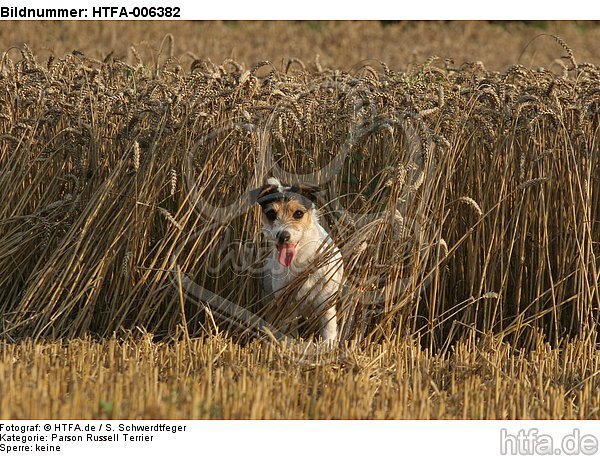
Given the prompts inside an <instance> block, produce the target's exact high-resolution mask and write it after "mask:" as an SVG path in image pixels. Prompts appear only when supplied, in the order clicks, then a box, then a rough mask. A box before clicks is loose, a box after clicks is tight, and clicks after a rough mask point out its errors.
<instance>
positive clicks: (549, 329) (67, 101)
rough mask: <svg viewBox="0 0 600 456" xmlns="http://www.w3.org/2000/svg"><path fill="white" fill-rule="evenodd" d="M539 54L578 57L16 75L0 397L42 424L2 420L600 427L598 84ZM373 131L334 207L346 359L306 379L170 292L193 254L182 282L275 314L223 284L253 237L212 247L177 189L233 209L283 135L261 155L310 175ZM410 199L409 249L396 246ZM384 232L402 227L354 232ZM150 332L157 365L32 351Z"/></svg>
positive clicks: (3, 216)
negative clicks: (384, 420)
mask: <svg viewBox="0 0 600 456" xmlns="http://www.w3.org/2000/svg"><path fill="white" fill-rule="evenodd" d="M546 39H549V40H552V41H553V43H555V44H556V45H557V46H558V48H559V49H561V47H562V48H564V49H563V53H564V54H565V59H563V62H564V63H563V64H562V65H559V67H558V71H556V72H553V71H549V70H546V69H543V68H539V69H531V68H527V67H525V66H521V65H513V66H511V67H509V68H507V69H505V70H503V71H501V72H494V71H489V70H487V69H486V68H485V66H484V65H483V64H482V63H481V62H467V63H465V64H462V65H455V64H453V63H451V62H449V61H444V60H441V59H437V58H431V59H429V60H427V61H425V62H424V63H422V64H418V65H414V66H412V67H411V69H410V70H409V71H408V72H400V71H397V70H395V69H394V68H390V67H388V65H386V64H385V63H380V62H369V63H368V64H364V65H360V66H357V67H356V68H355V69H354V70H353V71H352V72H343V71H339V70H335V69H330V68H327V67H324V68H323V67H322V65H321V64H320V63H319V62H316V61H315V62H312V61H310V62H309V61H306V62H302V61H299V60H297V59H290V61H289V62H286V64H284V65H283V66H278V65H273V64H272V63H270V62H259V63H257V64H256V65H254V66H249V67H246V66H245V65H244V64H242V63H239V62H236V61H233V60H228V61H225V62H223V63H222V64H217V63H213V62H211V61H210V60H202V59H197V60H194V61H193V62H192V64H191V65H184V64H183V63H182V62H181V61H178V60H177V59H176V58H175V57H173V56H172V55H171V54H172V49H173V46H174V42H173V37H172V36H167V37H166V38H165V40H163V44H162V46H161V48H160V49H159V50H158V52H157V53H156V54H155V55H154V56H153V59H152V60H151V61H144V60H142V59H141V58H140V57H138V59H137V60H136V59H135V58H134V59H132V61H124V60H119V59H116V58H112V57H107V58H106V59H105V60H104V61H100V60H96V59H94V58H88V57H86V56H85V55H81V53H73V54H68V55H65V56H53V57H51V58H49V59H48V60H45V59H44V61H40V60H38V58H36V56H35V55H34V54H33V53H32V52H31V51H30V50H29V48H28V47H26V46H24V47H22V48H20V49H13V50H10V51H8V52H6V53H5V54H4V55H3V58H2V61H1V63H0V186H1V187H2V188H3V199H2V204H1V205H0V291H1V296H2V301H1V302H0V334H1V336H2V338H3V339H4V341H5V342H4V345H3V348H2V361H1V363H0V378H1V379H2V381H1V382H0V385H2V386H0V388H3V389H4V388H7V389H8V388H10V386H6V385H16V384H26V382H27V381H28V379H29V381H32V382H36V383H35V384H32V385H31V390H30V391H31V393H27V395H28V396H27V397H29V398H31V400H32V401H33V400H34V398H36V400H35V404H34V403H33V402H30V403H28V402H27V401H26V400H25V399H26V398H25V397H23V396H20V395H19V394H16V393H14V394H12V395H11V394H5V393H6V391H4V390H3V391H0V392H2V393H3V394H1V395H0V397H2V399H1V400H2V401H3V402H2V407H1V408H0V409H1V410H2V413H3V414H4V415H3V417H6V418H8V417H25V416H29V417H50V416H53V417H59V416H60V417H66V416H81V417H93V416H99V414H101V413H106V414H108V415H109V416H119V417H135V416H138V414H142V415H144V416H151V415H155V416H163V417H164V416H169V417H196V416H199V417H200V416H201V417H208V416H215V417H216V416H223V417H468V418H475V417H482V418H483V417H485V418H492V417H494V418H506V417H511V418H525V417H531V418H535V417H540V418H544V417H597V416H598V410H599V409H598V398H597V396H596V395H595V394H594V393H593V391H595V390H596V388H597V386H598V385H597V380H596V372H597V370H598V367H597V362H598V355H597V352H596V348H595V347H596V325H597V321H598V306H599V304H600V289H599V285H598V284H599V278H600V273H599V271H598V266H599V262H598V259H597V256H598V254H599V245H600V244H599V242H600V217H599V209H600V199H599V197H598V195H599V194H600V182H599V180H598V175H599V163H600V160H599V155H598V141H599V139H600V136H599V125H600V124H599V120H600V111H599V108H600V93H599V91H598V87H599V83H600V69H599V68H598V66H597V65H595V64H591V63H580V62H578V61H577V60H576V57H577V54H576V53H575V55H574V53H573V52H572V51H571V50H570V48H569V47H568V46H567V45H566V44H565V43H564V42H563V41H562V40H560V39H553V38H552V37H546ZM133 54H134V55H137V54H136V53H135V52H134V53H133ZM559 56H560V55H559ZM357 102H358V104H357ZM361 109H362V111H361ZM357 112H358V117H359V118H360V119H363V120H364V124H365V125H364V126H365V128H363V129H362V130H360V132H361V134H360V136H359V137H358V139H357V140H356V141H355V142H354V143H353V145H352V148H351V149H350V153H349V155H348V157H347V158H346V161H345V163H344V166H343V167H342V170H341V172H340V173H339V175H337V176H336V178H335V180H334V182H333V183H329V184H328V185H327V188H326V191H325V193H324V196H323V198H324V200H323V203H324V208H323V218H324V220H326V221H327V222H328V224H329V225H331V227H332V228H333V235H334V237H335V238H336V241H337V242H338V243H339V245H340V246H342V248H343V249H344V252H345V255H346V258H345V261H346V264H347V275H348V277H349V278H350V281H351V284H352V285H353V286H354V288H353V291H354V293H351V294H347V295H343V296H342V297H341V300H342V301H343V307H344V308H345V309H352V311H353V314H354V316H355V318H354V319H353V321H352V324H348V325H347V330H346V331H345V333H344V335H345V337H346V338H347V341H346V343H350V344H353V348H352V349H351V353H352V357H351V358H347V357H345V358H344V361H340V360H337V361H336V360H330V361H328V362H325V363H324V364H318V367H313V368H306V365H304V364H302V363H296V364H297V365H296V366H295V367H293V368H289V366H288V364H286V363H287V362H288V361H285V360H282V359H280V358H277V357H276V354H275V351H276V349H275V348H274V347H271V346H269V345H268V344H266V342H265V341H264V340H258V341H257V340H253V339H252V338H248V337H247V336H246V335H240V325H238V324H233V323H232V322H228V321H225V320H223V319H221V318H219V315H212V314H211V313H210V312H209V311H207V310H206V309H205V308H203V307H202V306H199V305H197V304H195V303H193V302H189V301H186V300H185V299H184V297H183V295H182V293H181V290H180V289H178V287H177V286H173V284H172V282H171V279H172V278H173V268H172V266H173V265H172V261H171V260H172V254H173V251H174V249H175V248H176V246H177V245H180V244H181V243H182V242H183V241H184V240H185V239H187V236H189V235H190V233H193V234H194V236H195V238H194V240H193V242H189V243H188V244H187V245H186V248H185V249H184V250H183V251H182V252H181V254H180V255H179V257H178V265H179V267H180V268H181V270H182V271H184V272H185V273H187V274H190V275H191V276H193V277H194V279H195V280H196V281H197V282H198V283H200V284H202V285H203V286H205V287H206V288H208V289H211V290H213V291H214V292H216V293H218V294H220V295H222V296H226V297H227V298H228V299H229V300H231V301H233V302H235V303H238V304H240V305H241V306H243V307H246V308H249V309H252V310H255V311H257V310H258V309H257V305H256V304H257V303H258V302H259V300H260V298H261V289H260V283H259V280H257V278H256V277H255V276H254V275H253V274H251V273H250V272H249V271H248V270H247V268H246V269H244V268H242V270H241V271H240V270H238V271H234V270H233V269H235V268H233V267H232V268H229V269H225V270H220V271H219V274H213V273H210V274H209V272H210V268H211V266H214V264H212V265H211V261H209V259H211V258H212V260H214V259H215V258H217V259H218V258H219V257H218V255H220V254H221V253H222V252H221V251H220V250H219V248H220V247H221V246H222V243H221V241H222V239H223V238H224V236H225V233H226V232H229V233H230V234H232V235H233V238H234V239H238V240H242V241H244V242H246V244H244V243H234V244H230V245H229V247H231V248H232V249H233V250H232V252H233V257H234V258H239V257H240V255H242V254H243V252H244V246H245V245H255V244H256V242H255V241H256V240H257V239H259V231H260V228H259V224H258V217H257V214H256V213H255V212H254V210H250V211H249V212H245V213H243V214H241V215H239V216H237V217H235V218H233V219H232V220H230V221H228V223H227V228H228V230H224V229H220V230H215V229H214V228H213V227H212V226H211V225H210V223H209V221H208V220H206V218H205V217H204V216H203V215H199V214H198V213H197V212H196V211H195V209H194V204H193V203H194V202H193V201H192V200H191V199H190V192H189V190H190V188H189V186H188V183H189V182H187V181H186V179H185V178H183V177H180V176H188V175H193V176H194V177H195V179H196V183H197V185H196V190H197V192H198V193H199V195H201V196H202V198H203V199H204V200H207V201H211V202H212V203H213V204H220V205H222V204H231V203H233V202H235V201H236V199H237V198H239V197H240V195H241V193H243V191H244V189H246V188H247V187H248V186H249V185H251V184H252V181H253V172H254V163H255V162H256V161H257V160H258V159H259V158H260V155H261V153H264V151H261V147H260V145H261V137H260V135H259V132H260V128H259V126H262V125H265V121H266V119H267V118H268V117H269V116H270V115H271V116H272V117H271V120H272V122H271V123H270V124H269V130H268V133H269V137H270V138H271V141H272V142H271V146H270V147H271V148H270V149H269V153H273V154H274V156H275V157H276V158H277V160H278V163H279V164H280V166H281V167H282V168H283V169H285V170H286V171H288V172H291V173H295V174H304V173H310V172H311V170H314V169H318V168H319V167H321V166H323V165H325V164H326V163H327V162H328V161H329V160H331V158H332V157H333V156H335V155H336V154H339V153H341V147H342V145H343V144H344V141H345V139H347V138H348V137H351V135H352V131H356V128H357V125H356V117H354V118H353V116H352V115H350V114H349V113H354V114H356V113H357ZM373 114H374V115H373ZM232 123H235V124H236V125H237V127H235V128H231V125H232ZM400 125H410V126H412V128H413V129H414V134H415V135H414V136H413V137H410V135H406V134H403V132H402V131H401V128H399V126H400ZM415 141H416V142H417V143H418V144H419V145H420V146H423V147H424V149H422V150H421V152H422V153H421V155H420V156H419V157H417V158H418V159H417V160H416V161H417V162H418V163H417V165H416V166H415V163H413V161H412V159H413V158H415V157H408V156H407V152H406V151H407V148H408V146H409V143H413V144H414V143H415ZM190 154H191V155H190ZM188 158H189V160H188ZM421 171H423V172H421ZM403 198H404V201H403V204H402V209H403V213H402V219H403V220H404V221H408V220H413V221H417V223H413V224H412V225H405V226H403V228H402V229H401V230H399V231H397V230H396V231H395V230H394V229H393V228H392V226H391V225H390V223H386V221H387V222H389V221H390V220H392V219H394V215H393V214H394V213H393V211H394V210H395V208H397V205H398V201H399V200H401V199H403ZM342 207H345V208H347V209H349V210H351V211H352V212H353V213H354V214H359V215H355V216H354V217H349V216H348V214H347V213H345V212H344V211H343V210H342V209H341V208H342ZM374 212H382V213H383V214H386V213H387V214H389V216H387V218H386V217H383V216H382V217H381V218H379V219H375V220H372V219H368V216H365V217H362V218H361V216H360V214H372V213H374ZM365 220H370V221H369V223H366V222H365ZM417 231H418V235H419V238H420V239H421V240H422V242H421V243H420V244H419V245H415V242H414V238H415V236H416V234H415V233H416V232H417ZM359 241H360V242H359ZM424 246H425V247H424ZM230 253H231V252H230ZM211 254H212V256H211ZM215 254H216V255H217V256H216V257H215ZM236 255H237V256H236ZM374 278H376V281H373V279H374ZM377 289H379V290H383V291H381V293H379V295H377V299H365V296H370V297H372V296H374V294H373V293H371V292H372V291H373V290H377ZM345 321H348V320H345ZM135 328H143V329H144V331H147V332H149V333H152V334H153V335H154V337H155V338H156V340H157V341H161V342H160V343H157V344H151V343H150V342H149V341H148V340H142V341H137V342H135V341H132V340H129V339H127V340H125V341H124V342H118V341H116V340H114V339H108V340H106V339H105V340H104V341H103V342H100V343H94V342H91V341H89V340H88V341H79V342H77V341H72V342H64V343H60V342H48V343H40V344H39V345H36V344H33V345H32V342H30V341H29V339H27V338H28V337H34V338H51V339H56V338H78V337H85V336H87V335H90V334H91V335H93V336H97V337H111V336H112V335H113V334H115V333H116V334H117V335H120V334H123V331H124V330H128V329H135ZM182 329H183V330H182ZM242 329H243V328H242ZM215 333H221V334H220V335H219V336H218V337H217V336H215ZM483 334H486V335H487V336H486V338H487V339H486V338H484V337H483ZM490 334H493V335H494V336H493V337H492V336H489V335H490ZM189 337H193V338H199V339H198V340H193V341H190V339H189ZM214 337H217V338H216V339H212V338H214ZM417 337H418V338H419V343H418V345H417V343H416V342H415V341H414V338H417ZM477 338H482V339H483V340H488V342H487V345H483V346H480V345H478V343H477V342H475V340H476V339H477ZM22 339H24V340H25V341H22V342H19V340H22ZM567 339H572V341H571V342H567V341H566V340H567ZM461 340H462V342H460V341H461ZM500 340H502V342H500ZM542 340H544V341H546V342H549V343H550V344H552V346H553V347H554V348H552V349H551V348H550V347H548V346H546V345H544V342H542ZM11 341H15V342H16V344H15V345H13V344H11V343H10V342H11ZM168 341H171V342H168ZM490 341H491V342H490ZM238 343H239V344H246V343H249V344H250V345H248V346H240V345H237V344H238ZM261 344H265V345H261ZM418 346H421V347H426V350H425V351H423V349H421V348H418ZM273 350H275V351H273ZM519 350H520V351H519ZM349 359H352V361H349ZM571 360H576V362H571ZM565 362H567V363H568V364H567V365H564V364H563V363H565ZM580 363H581V365H580ZM542 365H543V366H544V367H543V369H542V368H540V366H542ZM77 366H79V367H77ZM290 369H291V370H290ZM54 376H55V377H56V379H57V380H56V381H48V382H46V380H42V378H50V377H52V378H54ZM90 382H91V383H90ZM140 384H142V385H145V386H144V387H143V388H142V390H140V389H139V385H140ZM52 385H53V386H52ZM68 385H71V386H70V387H69V386H68ZM109 385H112V386H110V387H109ZM133 385H136V387H135V392H134V390H133V389H132V388H133ZM61 388H62V389H61ZM64 388H71V389H70V390H69V391H71V393H70V395H69V399H68V400H66V401H65V403H60V400H59V398H66V396H65V394H66V391H67V390H65V389H64ZM275 393H276V394H275ZM89 395H91V397H93V400H92V401H91V402H90V401H88V402H89V404H86V403H85V402H86V401H85V400H84V399H83V398H84V397H87V396H89ZM273 396H276V397H278V398H279V399H280V400H281V401H282V403H281V404H279V403H277V404H272V407H268V405H269V404H271V399H269V398H271V397H273ZM40 398H43V400H40ZM338 399H339V401H338ZM99 401H102V404H105V406H106V407H108V406H107V405H106V403H110V404H111V405H110V407H109V409H110V410H108V409H107V408H106V407H105V409H106V410H104V412H103V411H102V410H103V409H102V407H100V408H98V407H99V406H98V404H100V402H99ZM285 401H288V402H289V403H288V402H285ZM334 403H339V408H336V407H334V406H333V405H332V404H334ZM352 404H355V405H352ZM361 404H362V405H361ZM285 410H288V412H285ZM69 414H71V415H69Z"/></svg>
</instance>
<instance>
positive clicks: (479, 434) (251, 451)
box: [0, 420, 600, 456]
mask: <svg viewBox="0 0 600 456" xmlns="http://www.w3.org/2000/svg"><path fill="white" fill-rule="evenodd" d="M599 438H600V424H598V423H596V422H594V421H169V420H165V421H155V420H138V421H108V420H103V421H100V420H98V421H91V420H90V421H85V420H81V421H0V455H38V454H54V455H77V456H79V455H81V454H86V455H103V456H105V455H107V454H109V455H111V456H118V455H144V456H150V455H160V456H165V455H169V454H173V453H174V452H175V451H177V452H181V451H188V452H190V454H198V455H204V454H211V455H212V454H219V455H244V456H246V455H261V456H268V455H282V454H285V455H286V456H287V455H306V454H344V455H361V456H362V455H368V454H386V455H387V454H392V455H407V454H419V455H437V454H444V455H460V456H469V455H473V456H480V455H542V454H546V455H557V456H559V455H595V454H598V441H599V440H598V439H599Z"/></svg>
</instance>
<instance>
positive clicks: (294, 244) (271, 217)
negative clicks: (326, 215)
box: [250, 177, 344, 343]
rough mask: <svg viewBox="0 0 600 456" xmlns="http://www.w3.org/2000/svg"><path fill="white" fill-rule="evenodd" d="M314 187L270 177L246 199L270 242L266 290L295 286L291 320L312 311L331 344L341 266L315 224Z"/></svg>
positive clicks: (325, 235)
mask: <svg viewBox="0 0 600 456" xmlns="http://www.w3.org/2000/svg"><path fill="white" fill-rule="evenodd" d="M318 192H319V188H318V187H316V186H313V185H308V184H300V183H298V184H294V185H286V184H282V183H281V182H280V181H279V180H278V179H276V178H274V177H271V178H269V179H267V182H266V184H264V185H263V186H262V187H259V188H257V189H254V190H252V191H251V192H250V200H251V202H252V203H253V204H259V205H260V207H261V211H262V217H261V218H262V230H263V232H264V233H266V235H267V238H268V239H269V240H270V243H271V247H272V252H271V253H270V255H269V257H268V259H267V261H266V263H265V267H264V281H263V285H264V288H265V291H267V292H268V293H273V294H274V296H275V298H278V297H280V296H281V295H282V294H283V293H286V291H287V289H288V288H289V287H294V286H297V291H296V292H295V294H294V298H293V301H294V302H289V303H288V304H289V306H287V305H286V307H288V309H287V311H288V315H289V321H293V320H295V319H297V318H299V317H303V318H306V319H308V320H309V321H310V320H311V319H314V318H315V316H316V317H317V318H318V323H319V330H318V333H319V336H320V338H321V340H322V341H324V342H328V343H332V342H334V341H335V340H336V339H337V334H338V328H337V317H336V306H335V302H334V299H335V295H336V294H337V292H338V290H339V289H340V286H341V283H342V278H343V275H344V267H343V260H342V255H341V253H340V251H339V249H338V248H337V247H336V245H335V243H334V242H333V239H332V238H331V236H330V235H329V234H328V233H327V231H326V230H325V229H324V228H323V227H322V226H321V225H320V223H319V214H318V212H317V209H316V206H315V204H316V202H317V194H318ZM290 327H291V326H290ZM288 329H289V328H288Z"/></svg>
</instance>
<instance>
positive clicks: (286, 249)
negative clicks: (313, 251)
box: [278, 244, 296, 267]
mask: <svg viewBox="0 0 600 456" xmlns="http://www.w3.org/2000/svg"><path fill="white" fill-rule="evenodd" d="M295 256H296V246H295V245H293V244H283V245H282V246H280V247H279V258H278V261H279V263H280V264H282V265H283V266H286V267H287V266H289V265H290V264H292V261H294V257H295Z"/></svg>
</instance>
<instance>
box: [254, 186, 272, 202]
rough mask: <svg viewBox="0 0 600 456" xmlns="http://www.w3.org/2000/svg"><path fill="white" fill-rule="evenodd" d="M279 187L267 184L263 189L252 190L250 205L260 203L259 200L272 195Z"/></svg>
mask: <svg viewBox="0 0 600 456" xmlns="http://www.w3.org/2000/svg"><path fill="white" fill-rule="evenodd" d="M276 188H277V186H275V185H273V184H265V185H263V186H262V187H258V188H255V189H254V190H250V195H249V196H250V204H256V203H258V200H259V199H260V198H262V197H263V196H265V195H267V194H269V193H271V192H272V191H273V190H275V189H276Z"/></svg>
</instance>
